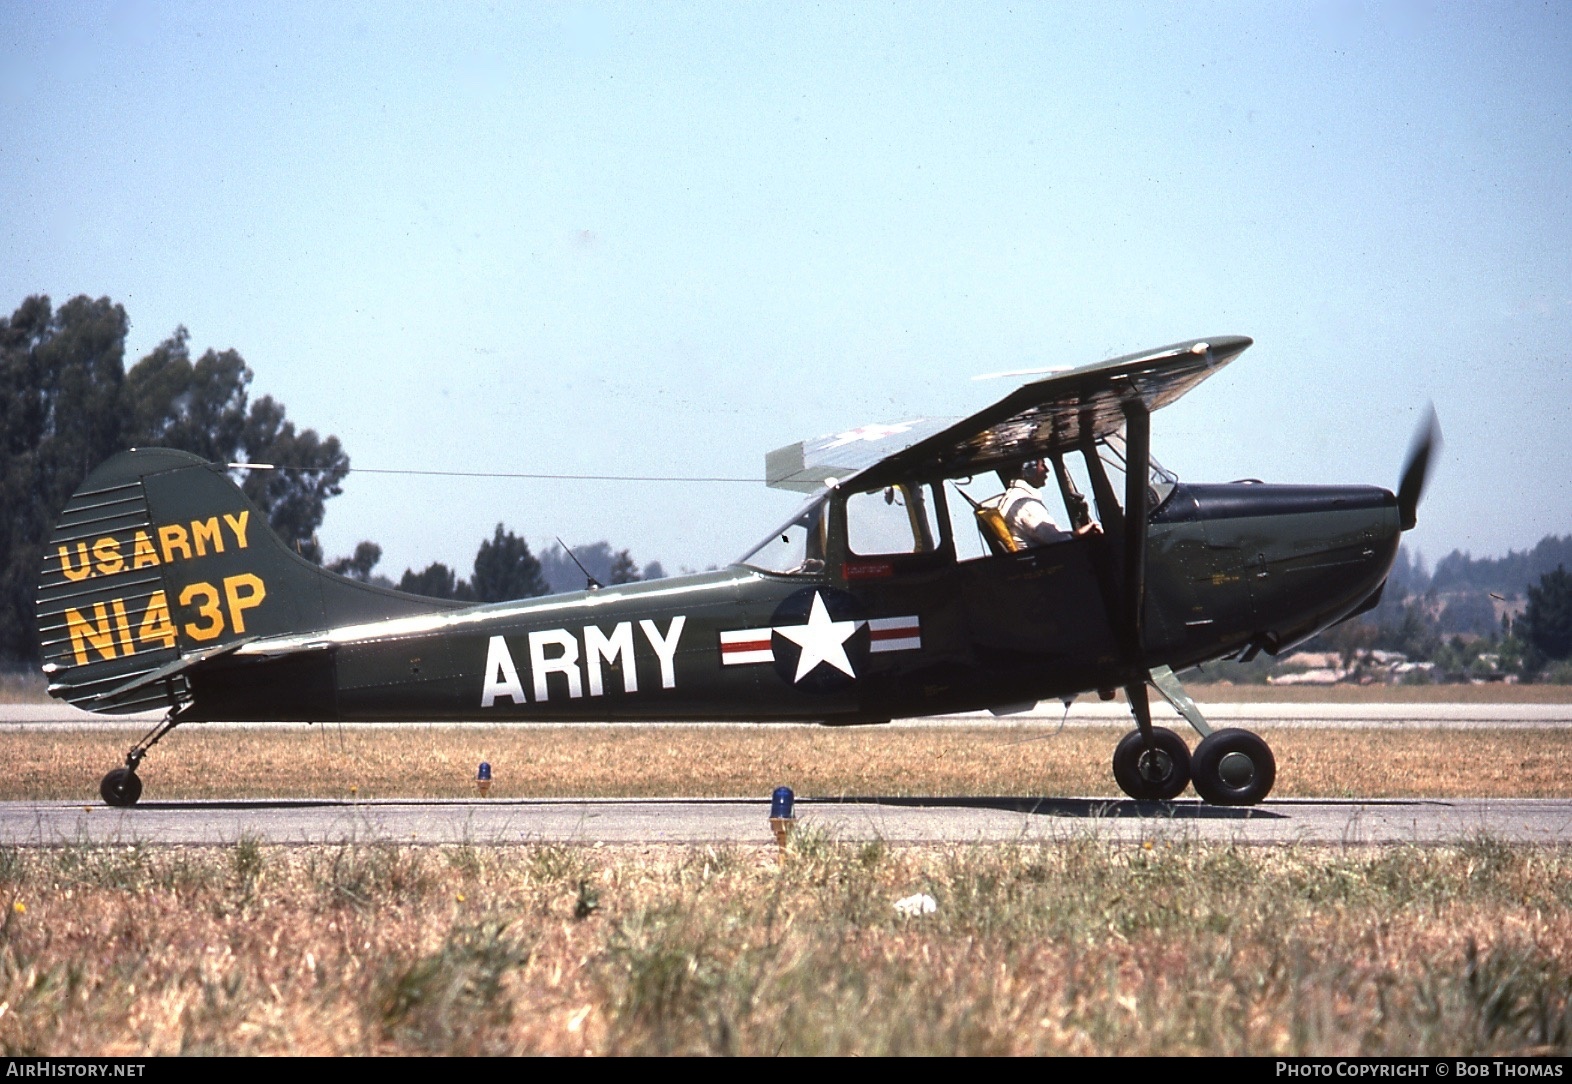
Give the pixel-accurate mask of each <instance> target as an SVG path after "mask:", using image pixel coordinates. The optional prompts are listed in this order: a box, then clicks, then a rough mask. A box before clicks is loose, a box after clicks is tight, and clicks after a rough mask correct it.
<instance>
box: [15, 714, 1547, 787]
mask: <svg viewBox="0 0 1572 1084" xmlns="http://www.w3.org/2000/svg"><path fill="white" fill-rule="evenodd" d="M1121 733H1122V728H1115V727H1090V728H1075V729H1067V730H1064V731H1062V732H1058V733H1055V732H1054V730H1053V728H1051V727H1042V726H1021V727H1015V728H959V727H958V728H939V727H935V728H921V729H881V728H868V729H858V730H828V729H820V728H809V727H779V726H776V727H769V726H759V727H736V728H717V727H662V728H647V727H627V726H621V727H618V726H563V727H544V728H517V727H513V728H510V727H494V728H484V729H473V730H470V729H454V728H432V727H421V726H408V727H398V728H384V729H359V728H339V727H331V726H329V727H315V728H310V729H307V728H304V727H292V728H287V729H286V728H279V729H256V728H252V729H234V728H228V727H217V726H208V727H204V726H200V725H193V726H190V727H187V728H182V729H179V730H176V731H175V732H174V733H173V734H172V735H171V736H169V737H168V738H166V739H165V740H164V742H163V743H162V744H161V745H159V746H158V747H157V748H156V749H154V750H153V752H152V754H151V755H150V756H149V757H148V760H147V762H146V763H145V764H144V765H143V768H142V772H141V774H142V776H143V778H144V780H145V781H146V783H147V786H148V794H149V796H150V797H152V796H156V797H158V798H161V799H168V798H262V797H342V796H346V795H348V794H350V793H351V788H352V787H353V788H354V793H356V794H358V795H359V796H360V797H365V798H391V797H427V798H442V797H472V796H473V795H474V793H475V791H474V784H473V779H474V776H475V770H476V767H477V765H478V764H479V763H480V762H481V761H482V760H485V761H489V762H490V763H491V765H492V766H493V769H494V771H495V774H496V783H495V785H494V786H493V789H492V794H493V795H494V796H497V797H560V796H585V797H648V796H672V795H684V796H695V797H725V796H738V795H766V794H768V793H769V792H770V791H771V790H772V789H774V788H775V787H776V786H779V785H782V784H786V785H789V786H791V787H792V788H793V789H794V790H796V791H797V793H799V794H801V795H804V796H809V795H814V796H828V795H928V794H944V795H1042V794H1046V795H1076V796H1083V795H1115V794H1116V793H1117V791H1116V789H1115V785H1114V782H1113V777H1112V772H1111V769H1110V767H1109V762H1110V757H1111V755H1112V752H1113V747H1114V744H1115V742H1117V740H1118V738H1119V736H1120V734H1121ZM1263 733H1264V734H1265V736H1266V737H1267V738H1268V739H1269V740H1270V741H1271V743H1272V746H1273V749H1274V750H1275V752H1276V754H1277V758H1278V775H1277V779H1278V782H1277V789H1276V790H1275V791H1274V794H1275V795H1276V796H1277V797H1352V796H1358V797H1414V796H1426V797H1527V798H1552V797H1566V796H1568V794H1569V793H1572V742H1569V741H1568V740H1567V735H1566V733H1565V732H1564V731H1560V730H1552V729H1495V730H1445V731H1442V730H1435V729H1416V730H1331V729H1326V730H1322V729H1291V728H1285V729H1281V730H1277V731H1270V730H1266V731H1263ZM133 739H134V735H132V734H131V733H130V732H127V731H102V730H97V731H74V730H66V729H59V728H54V727H47V728H45V727H32V728H25V729H13V730H8V731H3V732H0V762H3V763H5V764H6V765H7V771H6V772H5V773H4V774H3V775H0V800H7V801H12V800H26V799H49V798H60V799H70V800H83V801H88V800H95V796H96V788H97V785H98V780H99V778H100V777H101V776H102V775H103V773H104V772H105V771H107V770H108V769H109V768H111V767H114V766H115V765H116V764H118V763H119V762H120V761H121V759H122V758H123V757H124V754H125V749H126V747H127V746H129V745H130V744H131V742H132V740H133Z"/></svg>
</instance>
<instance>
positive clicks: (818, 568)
mask: <svg viewBox="0 0 1572 1084" xmlns="http://www.w3.org/2000/svg"><path fill="white" fill-rule="evenodd" d="M828 503H829V499H828V496H827V495H823V494H821V495H820V496H817V497H814V498H813V499H812V500H810V501H809V502H808V503H807V504H805V505H803V506H802V507H801V508H799V509H798V510H797V511H796V512H795V513H793V514H792V517H791V519H789V520H787V521H786V522H785V523H783V524H781V526H780V527H778V528H777V529H776V530H774V531H772V532H771V533H770V534H769V535H767V536H766V537H765V539H764V541H763V542H760V543H759V544H758V545H757V546H755V547H754V548H753V549H751V550H749V551H748V553H747V554H746V555H745V556H744V557H743V558H742V560H741V561H740V562H739V563H740V564H744V565H748V566H749V567H751V568H757V569H759V570H760V571H761V572H773V573H775V574H776V575H779V576H792V575H812V574H814V573H818V572H823V571H824V548H825V539H826V535H827V530H828V524H827V517H826V516H825V514H824V511H825V508H826V507H827V506H828Z"/></svg>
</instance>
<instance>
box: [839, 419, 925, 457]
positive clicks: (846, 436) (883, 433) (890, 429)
mask: <svg viewBox="0 0 1572 1084" xmlns="http://www.w3.org/2000/svg"><path fill="white" fill-rule="evenodd" d="M916 424H917V423H916V422H897V423H895V424H894V425H863V426H859V427H858V428H856V429H848V430H846V432H844V433H838V434H836V437H835V439H834V440H833V441H831V442H830V443H829V444H826V445H825V446H824V448H825V450H826V451H828V450H829V449H831V448H840V447H844V446H845V445H847V444H855V443H856V442H857V441H859V440H883V439H884V438H885V437H893V436H897V435H899V434H901V433H904V432H906V431H907V430H909V429H911V427H912V426H914V425H916Z"/></svg>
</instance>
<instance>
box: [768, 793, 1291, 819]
mask: <svg viewBox="0 0 1572 1084" xmlns="http://www.w3.org/2000/svg"><path fill="white" fill-rule="evenodd" d="M798 804H811V805H895V806H911V807H916V806H933V807H938V808H950V809H996V810H999V811H1000V812H1004V813H1025V814H1028V815H1032V816H1039V817H1074V818H1081V819H1086V820H1107V819H1110V818H1120V817H1135V818H1140V819H1144V820H1156V819H1162V820H1256V819H1268V818H1270V819H1273V820H1281V819H1282V817H1283V814H1281V813H1274V812H1271V811H1270V810H1265V809H1262V808H1260V807H1259V806H1245V807H1240V806H1220V805H1207V804H1206V803H1205V802H1198V801H1185V802H1155V801H1154V802H1146V801H1136V800H1134V799H1132V798H1023V797H1019V796H1010V795H1000V796H986V795H983V796H974V797H947V796H938V797H935V796H933V795H926V796H894V795H862V796H858V795H852V794H846V795H841V796H840V797H836V798H801V799H799V800H798Z"/></svg>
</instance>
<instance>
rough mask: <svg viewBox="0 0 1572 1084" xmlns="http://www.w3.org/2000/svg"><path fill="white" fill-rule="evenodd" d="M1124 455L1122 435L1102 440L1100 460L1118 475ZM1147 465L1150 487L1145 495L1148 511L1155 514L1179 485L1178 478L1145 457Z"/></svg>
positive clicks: (1153, 460)
mask: <svg viewBox="0 0 1572 1084" xmlns="http://www.w3.org/2000/svg"><path fill="white" fill-rule="evenodd" d="M1125 455H1126V451H1125V443H1124V434H1123V433H1109V434H1108V435H1107V436H1106V437H1104V438H1103V440H1102V460H1103V462H1104V463H1105V464H1107V465H1108V466H1109V467H1110V468H1112V469H1113V470H1116V471H1118V472H1119V473H1120V474H1123V473H1124V461H1125ZM1147 465H1148V467H1149V468H1150V469H1149V472H1148V474H1147V485H1148V486H1149V487H1150V492H1149V493H1148V494H1147V502H1148V504H1149V505H1150V508H1149V509H1148V511H1151V512H1155V511H1157V509H1158V507H1159V506H1160V505H1161V504H1162V503H1163V502H1164V501H1166V500H1167V499H1168V494H1170V493H1172V492H1173V491H1174V486H1176V485H1178V484H1179V476H1178V475H1177V474H1175V473H1174V472H1173V471H1171V470H1168V469H1167V468H1166V467H1164V466H1163V465H1162V464H1161V463H1159V462H1158V461H1157V460H1155V459H1153V458H1151V457H1150V456H1148V457H1147Z"/></svg>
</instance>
